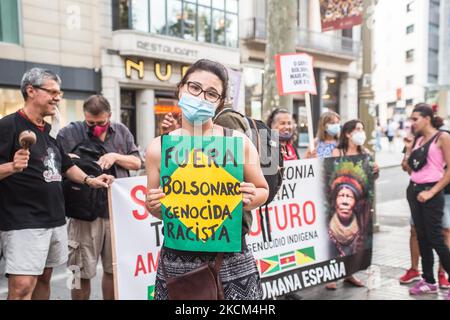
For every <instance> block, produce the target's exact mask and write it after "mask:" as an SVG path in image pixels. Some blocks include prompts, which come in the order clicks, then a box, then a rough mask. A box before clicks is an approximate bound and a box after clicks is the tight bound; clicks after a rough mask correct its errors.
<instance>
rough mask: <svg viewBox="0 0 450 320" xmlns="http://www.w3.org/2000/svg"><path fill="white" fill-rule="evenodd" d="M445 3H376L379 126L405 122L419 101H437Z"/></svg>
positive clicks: (401, 0) (435, 0)
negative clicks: (436, 91)
mask: <svg viewBox="0 0 450 320" xmlns="http://www.w3.org/2000/svg"><path fill="white" fill-rule="evenodd" d="M441 3H443V1H439V0H399V1H387V0H380V1H378V3H377V5H376V11H375V24H374V37H375V39H374V45H373V47H374V53H373V54H374V66H373V89H374V92H375V104H376V105H377V116H378V118H379V121H380V124H381V125H385V124H386V123H387V120H388V119H393V120H395V121H400V120H404V119H406V118H407V117H408V116H409V115H410V114H411V111H412V108H413V106H414V105H415V104H417V103H419V102H424V101H427V102H429V103H431V104H434V103H436V102H437V98H436V94H435V93H433V91H435V88H436V86H437V85H438V83H439V67H438V66H439V63H438V60H439V55H440V45H439V43H440V41H439V32H440V31H439V30H440V25H441V23H440V11H441V10H442V5H441ZM447 15H448V14H446V16H447ZM441 111H442V110H441Z"/></svg>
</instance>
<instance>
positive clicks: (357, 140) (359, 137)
mask: <svg viewBox="0 0 450 320" xmlns="http://www.w3.org/2000/svg"><path fill="white" fill-rule="evenodd" d="M352 141H353V143H354V144H356V145H357V146H362V145H363V144H364V142H366V133H365V132H364V131H359V132H356V133H354V134H353V135H352Z"/></svg>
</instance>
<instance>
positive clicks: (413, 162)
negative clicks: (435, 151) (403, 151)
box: [408, 132, 441, 172]
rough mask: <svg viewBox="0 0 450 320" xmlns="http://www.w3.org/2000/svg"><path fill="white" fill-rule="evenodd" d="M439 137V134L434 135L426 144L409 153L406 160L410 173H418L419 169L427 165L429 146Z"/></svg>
mask: <svg viewBox="0 0 450 320" xmlns="http://www.w3.org/2000/svg"><path fill="white" fill-rule="evenodd" d="M440 135H441V133H440V132H438V133H436V134H435V135H434V136H433V138H431V139H430V140H428V141H427V143H425V144H424V145H423V146H420V147H419V148H417V149H415V150H414V151H412V152H411V155H410V156H409V158H408V165H409V167H410V168H411V170H412V171H414V172H417V171H420V169H422V168H423V167H424V166H425V165H426V164H427V157H428V150H429V149H430V146H431V144H432V143H433V142H434V141H435V140H436V139H437V138H439V136H440ZM414 145H415V141H414Z"/></svg>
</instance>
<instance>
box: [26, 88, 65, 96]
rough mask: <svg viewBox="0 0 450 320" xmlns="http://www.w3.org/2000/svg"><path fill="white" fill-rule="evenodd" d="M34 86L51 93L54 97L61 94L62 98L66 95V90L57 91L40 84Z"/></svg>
mask: <svg viewBox="0 0 450 320" xmlns="http://www.w3.org/2000/svg"><path fill="white" fill-rule="evenodd" d="M33 88H35V89H40V90H44V91H45V92H47V93H48V94H49V95H51V96H52V97H53V98H54V97H57V96H59V97H60V98H62V97H63V96H64V92H62V91H57V90H50V89H47V88H42V87H40V86H33Z"/></svg>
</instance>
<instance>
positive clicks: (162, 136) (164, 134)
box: [161, 133, 167, 154]
mask: <svg viewBox="0 0 450 320" xmlns="http://www.w3.org/2000/svg"><path fill="white" fill-rule="evenodd" d="M166 135H167V133H163V134H162V135H161V154H162V147H163V138H164V136H166Z"/></svg>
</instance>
